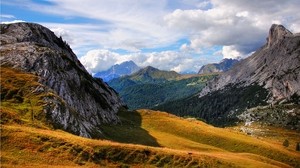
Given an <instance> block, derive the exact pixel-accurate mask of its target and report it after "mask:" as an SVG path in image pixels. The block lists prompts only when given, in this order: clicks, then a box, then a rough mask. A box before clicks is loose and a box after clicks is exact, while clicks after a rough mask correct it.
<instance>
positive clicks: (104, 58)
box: [80, 50, 119, 73]
mask: <svg viewBox="0 0 300 168" xmlns="http://www.w3.org/2000/svg"><path fill="white" fill-rule="evenodd" d="M118 58H119V54H117V53H114V52H110V51H108V50H91V51H89V52H88V53H87V54H86V55H84V56H83V57H81V58H80V61H81V63H82V64H83V65H84V66H85V68H86V69H87V70H88V71H89V72H90V73H96V72H99V71H103V70H106V69H108V68H110V67H111V66H112V65H114V64H115V62H116V61H117V59H118Z"/></svg>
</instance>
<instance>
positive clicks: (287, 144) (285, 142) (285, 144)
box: [282, 139, 290, 147]
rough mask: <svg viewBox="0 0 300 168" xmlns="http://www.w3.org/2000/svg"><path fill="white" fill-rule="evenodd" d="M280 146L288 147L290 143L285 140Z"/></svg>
mask: <svg viewBox="0 0 300 168" xmlns="http://www.w3.org/2000/svg"><path fill="white" fill-rule="evenodd" d="M282 145H283V146H285V147H289V145H290V143H289V141H288V140H287V139H286V140H284V141H283V144H282Z"/></svg>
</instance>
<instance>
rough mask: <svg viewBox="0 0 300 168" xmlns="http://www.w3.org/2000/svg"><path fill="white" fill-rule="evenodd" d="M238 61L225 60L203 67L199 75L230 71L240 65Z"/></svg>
mask: <svg viewBox="0 0 300 168" xmlns="http://www.w3.org/2000/svg"><path fill="white" fill-rule="evenodd" d="M238 62H239V60H238V59H228V58H225V59H223V60H222V61H221V62H220V63H213V64H207V65H203V66H202V67H201V68H200V70H199V72H198V74H208V73H217V72H226V71H228V70H229V69H230V68H231V67H232V66H233V65H235V64H236V63H238Z"/></svg>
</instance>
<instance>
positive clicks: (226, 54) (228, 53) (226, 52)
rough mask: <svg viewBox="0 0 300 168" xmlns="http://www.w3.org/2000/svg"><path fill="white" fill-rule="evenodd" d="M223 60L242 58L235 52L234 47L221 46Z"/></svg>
mask: <svg viewBox="0 0 300 168" xmlns="http://www.w3.org/2000/svg"><path fill="white" fill-rule="evenodd" d="M222 55H223V58H233V59H237V58H239V57H241V56H242V54H241V53H240V52H239V51H237V50H236V49H235V48H234V46H223V48H222Z"/></svg>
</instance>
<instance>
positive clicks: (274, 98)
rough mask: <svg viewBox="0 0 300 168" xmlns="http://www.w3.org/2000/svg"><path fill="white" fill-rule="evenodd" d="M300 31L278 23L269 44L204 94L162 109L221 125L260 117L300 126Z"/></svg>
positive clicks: (217, 79)
mask: <svg viewBox="0 0 300 168" xmlns="http://www.w3.org/2000/svg"><path fill="white" fill-rule="evenodd" d="M299 103H300V34H292V33H291V32H290V31H288V30H287V29H285V28H284V27H283V26H282V25H272V27H271V28H270V32H269V37H268V38H267V43H266V44H265V45H264V46H262V47H261V48H260V49H259V50H257V51H256V52H255V53H254V54H253V55H251V56H250V57H248V58H246V59H244V60H241V61H240V62H238V63H237V64H235V65H234V66H233V67H232V68H231V69H230V70H228V71H227V72H224V73H222V74H220V75H219V76H217V77H215V78H214V79H212V80H210V81H209V82H208V83H207V85H206V87H205V88H204V89H202V91H201V92H200V96H199V95H197V96H192V97H189V98H186V99H182V100H178V101H175V102H170V103H167V104H164V105H161V106H159V107H157V108H156V109H159V110H164V111H168V112H172V113H174V114H177V115H192V116H196V117H199V118H202V119H204V120H206V121H207V122H208V123H211V124H214V125H217V126H226V125H231V124H235V123H236V122H238V121H241V120H242V121H245V122H253V121H260V122H262V123H264V124H271V125H277V126H282V127H287V128H291V129H300V106H299Z"/></svg>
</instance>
